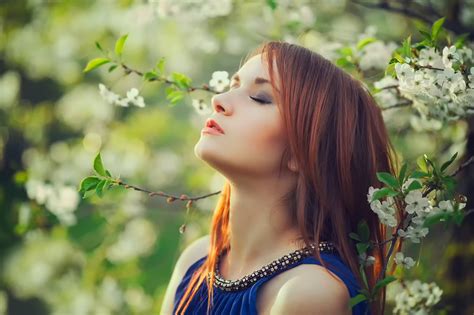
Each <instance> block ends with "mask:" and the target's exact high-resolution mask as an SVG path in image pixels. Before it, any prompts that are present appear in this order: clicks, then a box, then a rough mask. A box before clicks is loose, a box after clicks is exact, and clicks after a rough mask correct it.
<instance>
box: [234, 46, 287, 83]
mask: <svg viewBox="0 0 474 315" xmlns="http://www.w3.org/2000/svg"><path fill="white" fill-rule="evenodd" d="M273 72H274V79H275V81H276V82H275V83H276V85H277V86H276V87H277V89H278V87H279V83H278V82H279V80H278V73H277V67H276V62H275V60H274V61H273ZM235 75H238V76H239V77H240V79H241V80H249V81H250V80H253V79H254V78H256V77H260V78H264V79H266V80H270V73H269V69H268V66H267V60H266V58H265V57H264V58H262V54H258V55H255V56H253V57H251V58H249V59H248V60H247V62H245V64H244V65H243V66H242V67H240V69H239V70H238V71H237V72H236V73H235V74H234V75H233V76H232V77H235Z"/></svg>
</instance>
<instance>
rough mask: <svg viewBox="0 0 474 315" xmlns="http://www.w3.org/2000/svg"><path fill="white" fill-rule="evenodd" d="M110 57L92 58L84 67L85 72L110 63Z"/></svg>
mask: <svg viewBox="0 0 474 315" xmlns="http://www.w3.org/2000/svg"><path fill="white" fill-rule="evenodd" d="M109 62H110V59H109V58H95V59H92V60H91V61H89V62H88V63H87V66H86V67H85V68H84V70H83V72H89V71H91V70H94V69H95V68H98V67H100V66H102V65H104V64H106V63H109Z"/></svg>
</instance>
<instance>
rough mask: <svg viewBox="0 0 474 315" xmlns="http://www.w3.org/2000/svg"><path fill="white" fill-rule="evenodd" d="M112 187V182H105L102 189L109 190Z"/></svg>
mask: <svg viewBox="0 0 474 315" xmlns="http://www.w3.org/2000/svg"><path fill="white" fill-rule="evenodd" d="M113 185H114V182H113V181H111V180H106V182H105V186H104V188H105V189H106V190H109V189H110V187H112V186H113Z"/></svg>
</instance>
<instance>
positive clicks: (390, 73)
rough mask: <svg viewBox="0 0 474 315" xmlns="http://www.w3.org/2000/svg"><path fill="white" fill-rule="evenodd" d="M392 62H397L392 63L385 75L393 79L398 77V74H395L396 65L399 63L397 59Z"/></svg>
mask: <svg viewBox="0 0 474 315" xmlns="http://www.w3.org/2000/svg"><path fill="white" fill-rule="evenodd" d="M392 60H395V61H396V62H395V63H393V62H390V64H389V65H388V66H387V68H386V69H385V75H386V76H388V75H390V76H392V77H396V75H397V73H396V72H395V64H396V63H398V62H397V59H395V58H393V59H392ZM392 60H391V61H392Z"/></svg>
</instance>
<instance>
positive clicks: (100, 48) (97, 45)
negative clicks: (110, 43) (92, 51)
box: [95, 42, 104, 52]
mask: <svg viewBox="0 0 474 315" xmlns="http://www.w3.org/2000/svg"><path fill="white" fill-rule="evenodd" d="M95 47H97V49H98V50H100V51H102V52H103V51H104V50H103V49H102V46H100V44H99V42H95Z"/></svg>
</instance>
